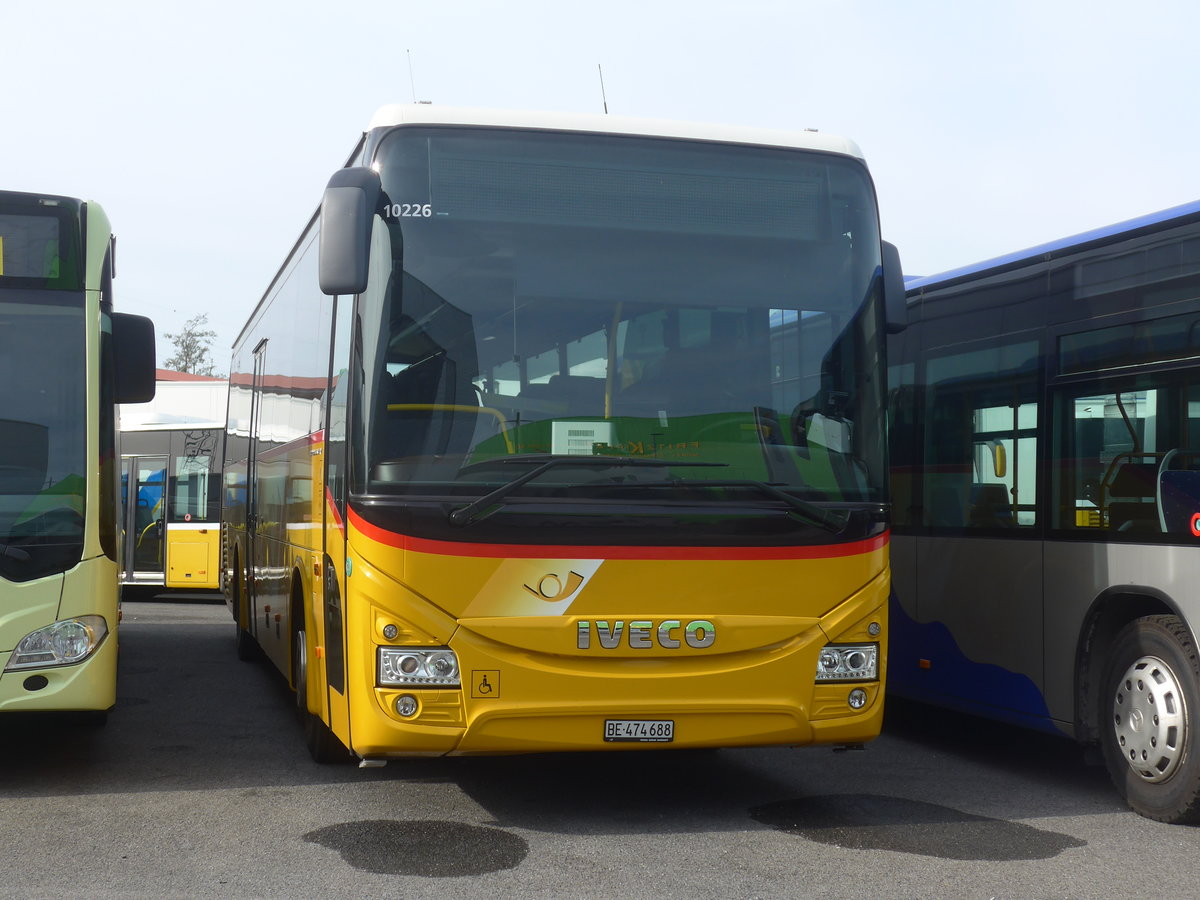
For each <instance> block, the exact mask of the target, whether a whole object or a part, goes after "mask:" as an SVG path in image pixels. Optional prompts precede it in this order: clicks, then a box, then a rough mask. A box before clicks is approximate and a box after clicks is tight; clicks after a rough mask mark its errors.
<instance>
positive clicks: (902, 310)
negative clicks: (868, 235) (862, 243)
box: [883, 241, 908, 334]
mask: <svg viewBox="0 0 1200 900" xmlns="http://www.w3.org/2000/svg"><path fill="white" fill-rule="evenodd" d="M883 309H884V314H883V315H884V321H885V323H886V325H887V333H888V334H899V333H900V332H901V331H903V330H904V329H905V328H907V327H908V298H907V297H906V296H905V293H904V269H903V268H902V267H901V265H900V251H899V250H897V249H896V245H895V244H889V243H888V242H887V241H884V242H883Z"/></svg>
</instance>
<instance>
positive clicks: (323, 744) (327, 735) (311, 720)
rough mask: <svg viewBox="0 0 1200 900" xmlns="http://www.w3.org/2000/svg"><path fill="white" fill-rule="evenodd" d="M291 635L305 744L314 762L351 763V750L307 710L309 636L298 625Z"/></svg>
mask: <svg viewBox="0 0 1200 900" xmlns="http://www.w3.org/2000/svg"><path fill="white" fill-rule="evenodd" d="M292 634H293V637H292V684H294V685H295V688H296V718H297V720H298V721H299V722H300V727H301V728H302V729H303V730H304V743H305V745H306V746H307V747H308V752H309V754H310V755H311V756H312V758H313V760H314V761H315V762H319V763H344V762H349V760H350V753H349V751H348V750H347V749H346V748H345V746H344V745H343V744H342V742H341V741H339V740H338V739H337V735H335V734H334V733H333V732H332V731H331V730H330V729H329V726H328V725H326V724H325V723H324V722H323V721H321V718H320V716H316V715H313V714H312V713H311V712H309V710H308V637H307V635H306V634H305V632H304V628H303V627H300V628H296V629H295V630H294V631H293V633H292Z"/></svg>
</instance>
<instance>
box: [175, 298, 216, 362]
mask: <svg viewBox="0 0 1200 900" xmlns="http://www.w3.org/2000/svg"><path fill="white" fill-rule="evenodd" d="M207 324H208V313H200V314H199V315H197V316H193V317H192V318H190V319H188V320H187V321H186V322H185V323H184V325H183V328H181V329H180V330H179V331H177V332H175V333H174V334H171V333H169V332H165V333H164V336H165V337H166V338H167V340H169V341H170V342H171V343H173V344H174V345H175V355H174V356H172V357H171V358H170V359H168V360H167V361H166V362H165V363H164V364H163V365H165V366H166V367H167V368H168V369H171V370H172V371H175V372H189V373H191V374H192V375H215V374H216V372H215V371H214V369H215V367H216V363H214V362H213V358H212V354H211V353H210V352H209V348H210V347H211V346H212V342H213V339H214V338H215V337H216V336H217V333H216V332H215V331H213V330H212V329H211V328H206V327H205V326H206V325H207Z"/></svg>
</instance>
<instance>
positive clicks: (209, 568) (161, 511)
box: [121, 383, 225, 594]
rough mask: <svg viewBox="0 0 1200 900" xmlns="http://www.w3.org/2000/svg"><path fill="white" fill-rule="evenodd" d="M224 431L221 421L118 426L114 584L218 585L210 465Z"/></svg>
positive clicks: (216, 480)
mask: <svg viewBox="0 0 1200 900" xmlns="http://www.w3.org/2000/svg"><path fill="white" fill-rule="evenodd" d="M222 386H223V383H222ZM224 434H225V428H224V425H223V424H222V423H216V422H195V423H192V424H186V423H179V422H171V423H159V424H154V423H145V424H138V425H137V426H134V427H129V426H126V425H124V424H122V428H121V503H122V507H121V515H122V526H123V528H124V530H125V551H124V555H123V557H122V566H121V582H122V584H124V585H125V586H126V587H137V588H147V589H149V590H153V591H154V592H156V593H159V592H168V593H169V592H178V591H186V592H195V591H201V592H204V591H211V592H213V593H214V594H215V593H217V592H219V591H220V588H221V580H220V572H221V566H220V550H221V541H220V534H221V524H220V510H221V478H220V475H219V472H218V471H217V470H219V467H220V464H221V456H220V453H219V447H220V441H221V438H222V437H223V436H224ZM214 467H215V468H214Z"/></svg>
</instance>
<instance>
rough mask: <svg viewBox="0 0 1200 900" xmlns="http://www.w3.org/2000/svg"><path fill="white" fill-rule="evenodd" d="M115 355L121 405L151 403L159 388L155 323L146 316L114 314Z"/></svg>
mask: <svg viewBox="0 0 1200 900" xmlns="http://www.w3.org/2000/svg"><path fill="white" fill-rule="evenodd" d="M112 343H113V348H112V356H113V369H114V376H115V377H114V380H115V382H116V385H115V391H114V393H115V395H116V397H115V399H116V402H117V403H148V402H149V401H151V400H153V399H154V389H155V385H156V380H155V378H156V374H157V373H156V372H155V365H156V364H157V357H156V355H155V350H154V323H153V322H152V321H150V320H149V319H147V318H146V317H145V316H134V315H130V314H129V313H116V312H115V313H113V314H112Z"/></svg>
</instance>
